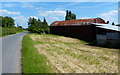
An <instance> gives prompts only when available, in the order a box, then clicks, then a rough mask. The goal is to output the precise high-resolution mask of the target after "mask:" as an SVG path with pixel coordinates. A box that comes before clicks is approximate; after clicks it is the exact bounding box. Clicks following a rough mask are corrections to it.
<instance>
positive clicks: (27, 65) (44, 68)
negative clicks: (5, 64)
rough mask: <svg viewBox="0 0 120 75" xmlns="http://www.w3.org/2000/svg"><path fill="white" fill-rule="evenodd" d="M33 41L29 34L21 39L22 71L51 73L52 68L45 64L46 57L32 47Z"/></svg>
mask: <svg viewBox="0 0 120 75" xmlns="http://www.w3.org/2000/svg"><path fill="white" fill-rule="evenodd" d="M35 44H36V42H34V41H33V40H32V39H31V38H30V37H29V35H26V36H24V37H23V41H22V72H23V73H51V72H52V68H50V66H48V65H47V63H46V61H47V59H46V57H45V56H44V55H41V54H39V53H38V51H37V50H36V49H35V48H34V45H35Z"/></svg>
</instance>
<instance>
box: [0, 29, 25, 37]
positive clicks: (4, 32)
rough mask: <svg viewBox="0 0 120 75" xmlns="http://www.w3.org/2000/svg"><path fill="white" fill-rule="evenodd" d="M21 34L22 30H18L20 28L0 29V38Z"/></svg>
mask: <svg viewBox="0 0 120 75" xmlns="http://www.w3.org/2000/svg"><path fill="white" fill-rule="evenodd" d="M21 32H23V29H20V28H4V27H0V37H5V36H8V35H12V34H16V33H21Z"/></svg>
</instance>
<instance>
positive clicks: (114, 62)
mask: <svg viewBox="0 0 120 75" xmlns="http://www.w3.org/2000/svg"><path fill="white" fill-rule="evenodd" d="M86 44H88V43H87V42H84V41H81V40H78V39H74V38H69V37H64V36H57V35H51V34H43V35H38V34H29V35H26V36H25V37H24V38H23V44H22V46H23V48H22V72H23V73H117V72H118V49H109V48H101V47H95V46H89V45H86Z"/></svg>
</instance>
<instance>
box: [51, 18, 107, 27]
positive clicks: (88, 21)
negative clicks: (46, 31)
mask: <svg viewBox="0 0 120 75" xmlns="http://www.w3.org/2000/svg"><path fill="white" fill-rule="evenodd" d="M92 23H102V24H105V21H104V20H103V19H101V18H92V19H77V20H67V21H55V22H53V23H52V24H51V25H50V26H77V25H78V26H79V25H91V24H92Z"/></svg>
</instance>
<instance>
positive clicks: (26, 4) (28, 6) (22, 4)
mask: <svg viewBox="0 0 120 75" xmlns="http://www.w3.org/2000/svg"><path fill="white" fill-rule="evenodd" d="M21 6H22V7H23V8H30V9H40V8H41V7H35V6H34V5H32V4H31V3H21Z"/></svg>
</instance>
